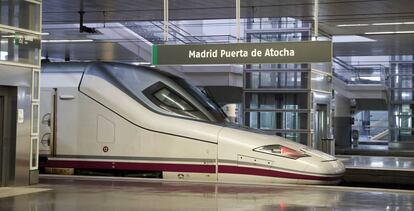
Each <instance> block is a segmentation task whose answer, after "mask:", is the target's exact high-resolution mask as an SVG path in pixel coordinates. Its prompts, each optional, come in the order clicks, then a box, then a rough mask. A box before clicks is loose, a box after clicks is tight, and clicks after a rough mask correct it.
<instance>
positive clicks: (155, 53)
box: [152, 41, 332, 65]
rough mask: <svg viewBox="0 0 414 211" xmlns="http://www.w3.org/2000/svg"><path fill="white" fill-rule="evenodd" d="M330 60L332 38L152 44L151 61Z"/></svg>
mask: <svg viewBox="0 0 414 211" xmlns="http://www.w3.org/2000/svg"><path fill="white" fill-rule="evenodd" d="M323 62H332V42H331V41H301V42H269V43H230V44H197V45H153V48H152V64H154V65H185V64H200V65H201V64H272V63H275V64H277V63H323Z"/></svg>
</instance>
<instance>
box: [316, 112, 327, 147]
mask: <svg viewBox="0 0 414 211" xmlns="http://www.w3.org/2000/svg"><path fill="white" fill-rule="evenodd" d="M315 112H316V114H315V128H314V129H315V136H314V142H313V146H312V147H313V148H316V149H322V139H325V138H327V137H328V115H327V106H326V105H324V104H318V105H317V106H316V111H315Z"/></svg>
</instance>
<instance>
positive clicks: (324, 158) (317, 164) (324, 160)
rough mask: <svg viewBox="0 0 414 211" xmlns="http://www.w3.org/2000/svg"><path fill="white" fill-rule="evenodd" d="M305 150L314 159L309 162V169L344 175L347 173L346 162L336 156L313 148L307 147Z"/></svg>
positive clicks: (320, 172) (326, 173)
mask: <svg viewBox="0 0 414 211" xmlns="http://www.w3.org/2000/svg"><path fill="white" fill-rule="evenodd" d="M303 151H304V152H305V153H306V154H308V155H310V159H311V160H312V161H313V162H310V163H308V171H310V172H315V173H319V174H322V175H336V176H342V175H343V174H344V173H345V166H344V164H343V163H342V162H341V161H340V160H338V159H337V158H336V157H334V156H332V155H329V154H326V153H323V152H321V151H317V150H314V149H312V148H305V149H303Z"/></svg>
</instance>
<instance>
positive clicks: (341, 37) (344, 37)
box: [332, 35, 376, 43]
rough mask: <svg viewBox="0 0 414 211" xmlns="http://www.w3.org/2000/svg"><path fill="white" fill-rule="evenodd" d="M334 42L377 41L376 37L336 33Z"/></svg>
mask: <svg viewBox="0 0 414 211" xmlns="http://www.w3.org/2000/svg"><path fill="white" fill-rule="evenodd" d="M332 42H333V43H354V42H376V40H374V39H370V38H367V37H363V36H357V35H339V36H338V35H334V36H332Z"/></svg>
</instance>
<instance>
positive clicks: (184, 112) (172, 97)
mask: <svg viewBox="0 0 414 211" xmlns="http://www.w3.org/2000/svg"><path fill="white" fill-rule="evenodd" d="M143 93H144V94H145V96H146V97H148V99H150V100H151V102H153V103H154V104H155V105H156V106H158V107H160V108H161V109H163V110H166V111H169V112H172V113H176V114H178V115H181V116H186V117H190V118H194V119H200V120H206V121H209V119H208V117H207V116H206V115H204V113H202V112H201V111H200V110H198V109H197V108H196V107H195V106H194V105H192V104H191V103H190V102H189V101H187V100H186V99H185V98H184V97H183V96H182V95H180V94H178V93H177V92H175V91H174V90H172V89H171V88H169V87H168V86H166V85H165V84H163V83H161V82H158V83H156V84H154V85H152V86H150V87H148V88H147V89H145V90H144V91H143Z"/></svg>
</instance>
